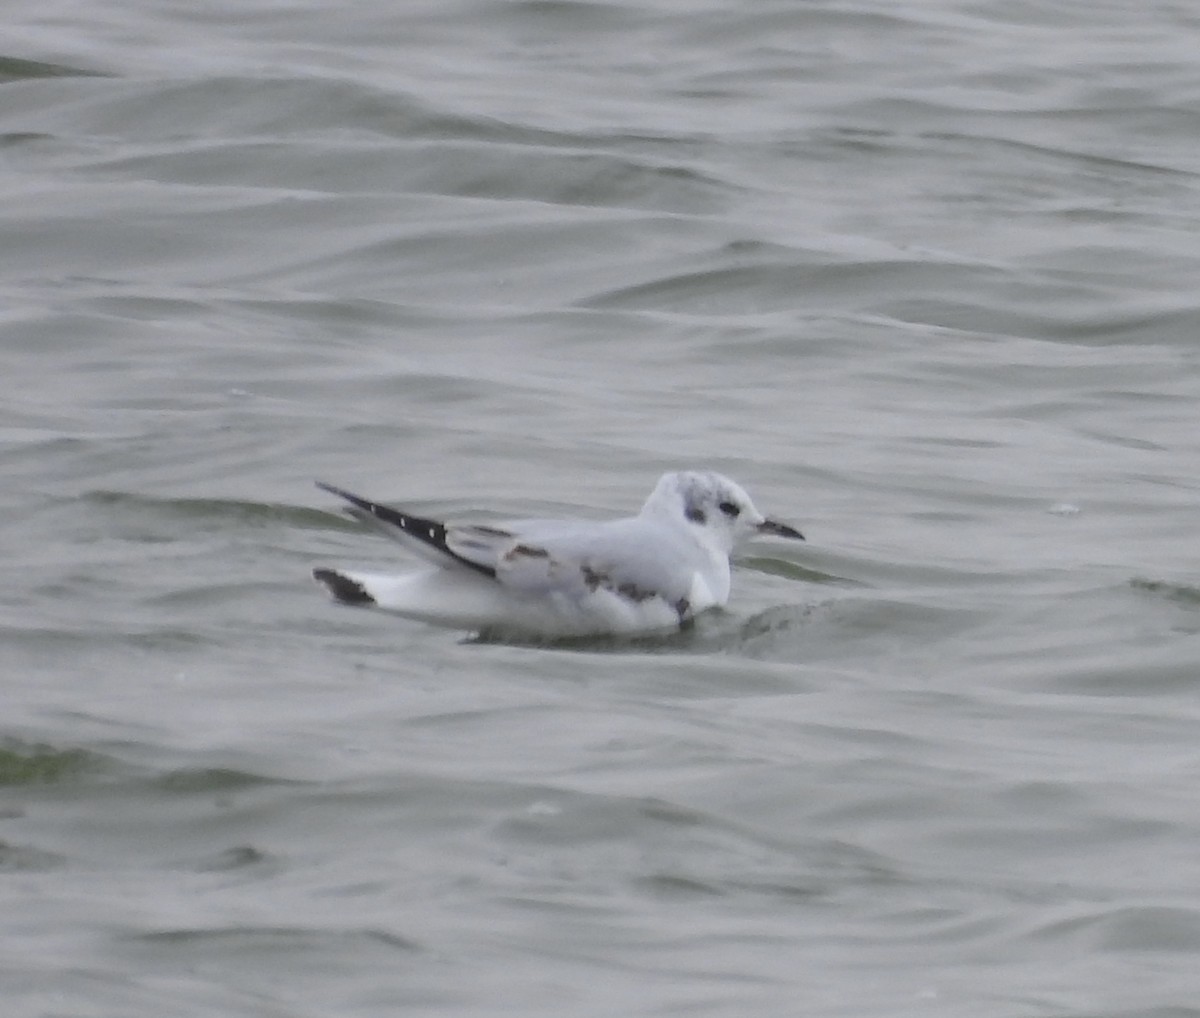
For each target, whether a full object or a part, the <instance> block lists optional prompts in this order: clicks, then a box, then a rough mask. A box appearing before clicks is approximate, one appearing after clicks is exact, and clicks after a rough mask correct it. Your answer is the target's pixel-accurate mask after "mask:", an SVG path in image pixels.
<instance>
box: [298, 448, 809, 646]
mask: <svg viewBox="0 0 1200 1018" xmlns="http://www.w3.org/2000/svg"><path fill="white" fill-rule="evenodd" d="M316 484H317V487H318V488H320V489H322V490H323V491H326V492H329V493H330V494H332V495H336V496H337V497H339V498H341V499H344V500H345V501H346V502H347V503H348V508H347V511H348V512H349V513H350V515H352V516H354V517H356V518H357V519H359V520H362V521H364V522H367V523H369V524H371V525H373V526H374V527H376V528H377V529H379V530H380V531H382V532H383V533H384V534H385V535H387V536H388V537H390V538H392V539H394V540H396V541H398V542H399V543H400V544H402V545H404V546H405V547H406V548H407V549H409V550H410V551H412V552H414V553H415V554H416V555H418V556H420V557H422V558H424V559H425V560H426V561H427V562H428V566H427V567H426V568H424V569H421V570H418V571H414V572H408V573H400V574H395V573H372V572H359V571H357V570H347V569H334V568H327V567H321V568H317V569H314V570H313V573H312V575H313V578H314V579H315V580H316V581H317V582H318V583H319V584H321V585H322V586H324V587H325V588H326V590H327V591H328V592H329V594H331V595H332V597H333V599H334V600H335V601H338V602H341V603H343V604H348V605H361V606H374V607H377V608H381V609H384V610H387V611H390V612H393V613H395V614H397V615H400V616H403V617H406V618H408V619H413V620H417V621H421V622H425V623H430V624H433V625H437V626H443V627H447V628H451V629H458V630H467V631H471V632H481V633H491V632H499V633H511V634H514V635H518V636H527V637H535V638H548V639H559V638H572V637H592V636H641V635H649V634H654V633H664V632H670V631H673V630H679V629H686V628H688V627H689V626H691V625H692V623H693V622H694V620H695V618H696V617H697V616H698V615H700V614H701V613H703V612H705V611H708V610H709V609H712V608H717V607H721V606H724V605H725V604H726V603H727V602H728V600H729V595H730V588H731V585H732V570H731V565H730V558H731V556H732V555H734V554H735V552H736V551H737V550H738V549H739V548H741V547H742V546H744V544H745V543H746V542H747V541H749V540H751V539H753V538H756V537H763V536H773V537H780V538H786V539H789V540H800V541H802V540H804V535H803V534H802V533H801V532H800V531H799V530H797V529H796V528H795V527H793V526H791V525H789V524H786V523H780V522H777V521H775V520H771V519H768V518H767V517H765V516H764V515H763V514H762V513H760V512H759V511H758V509H756V508H755V506H754V503H753V502H752V501H751V500H750V496H749V495H748V494H746V492H745V490H744V489H743V488H742V487H741V486H740V485H738V484H737V483H736V482H734V481H732V480H730V479H729V478H728V477H725V476H723V475H722V474H719V473H715V472H712V471H706V470H682V471H674V472H671V473H666V474H663V476H662V477H661V478H660V479H659V481H658V483H657V484H656V485H655V486H654V489H653V491H651V493H650V496H649V497H648V498H647V499H646V501H645V503H644V504H643V506H642V508H641V510H640V512H638V513H637V515H635V516H627V517H624V518H621V519H614V520H607V521H600V522H595V521H583V520H522V521H516V522H513V523H505V524H493V523H446V522H443V521H441V520H434V519H427V518H425V517H421V516H417V515H415V514H414V513H409V512H406V511H404V510H403V509H398V508H393V507H391V506H387V505H384V504H382V503H380V502H374V501H371V500H370V499H366V498H363V497H362V496H360V495H356V494H353V493H352V492H349V491H346V490H344V489H342V488H338V487H335V486H334V485H332V484H327V483H325V482H323V481H317V482H316Z"/></svg>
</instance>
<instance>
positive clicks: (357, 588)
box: [312, 569, 375, 604]
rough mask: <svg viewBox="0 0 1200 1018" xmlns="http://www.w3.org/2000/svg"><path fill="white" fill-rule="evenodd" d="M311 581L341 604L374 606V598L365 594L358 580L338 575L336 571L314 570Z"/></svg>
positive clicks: (365, 591)
mask: <svg viewBox="0 0 1200 1018" xmlns="http://www.w3.org/2000/svg"><path fill="white" fill-rule="evenodd" d="M312 575H313V579H314V580H316V581H317V582H318V583H319V584H321V585H322V586H323V587H325V589H326V590H328V591H329V593H330V594H332V595H333V597H334V599H335V600H337V601H340V602H341V603H342V604H374V603H375V598H373V597H372V596H371V595H370V594H368V593H367V588H366V587H364V586H363V585H362V584H361V583H359V582H358V580H352V579H350V577H349V576H346V575H344V574H342V573H339V572H338V571H337V570H336V569H314V570H313V573H312Z"/></svg>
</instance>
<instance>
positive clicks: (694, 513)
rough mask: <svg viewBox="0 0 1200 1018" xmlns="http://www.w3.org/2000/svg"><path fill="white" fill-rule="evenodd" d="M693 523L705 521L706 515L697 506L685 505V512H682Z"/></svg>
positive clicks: (706, 520)
mask: <svg viewBox="0 0 1200 1018" xmlns="http://www.w3.org/2000/svg"><path fill="white" fill-rule="evenodd" d="M683 515H684V516H686V517H687V518H688V519H689V520H691V521H692V522H693V523H707V522H708V517H707V516H705V515H704V510H703V509H701V508H700V507H699V506H696V505H690V506H688V507H687V512H685V513H684V514H683Z"/></svg>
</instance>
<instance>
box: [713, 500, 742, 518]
mask: <svg viewBox="0 0 1200 1018" xmlns="http://www.w3.org/2000/svg"><path fill="white" fill-rule="evenodd" d="M717 508H718V509H720V510H721V512H723V513H724V514H725V515H726V516H728V517H729V518H730V519H731V520H736V519H737V516H738V513H740V512H741V511H742V508H741V506H739V505H737V504H736V503H734V502H722V503H720V504H719V505H718V506H717Z"/></svg>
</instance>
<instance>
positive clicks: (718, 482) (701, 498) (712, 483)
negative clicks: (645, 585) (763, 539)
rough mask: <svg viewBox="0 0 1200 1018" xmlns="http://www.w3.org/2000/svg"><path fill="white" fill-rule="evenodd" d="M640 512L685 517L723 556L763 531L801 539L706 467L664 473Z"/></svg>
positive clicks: (739, 488)
mask: <svg viewBox="0 0 1200 1018" xmlns="http://www.w3.org/2000/svg"><path fill="white" fill-rule="evenodd" d="M642 513H643V514H644V515H657V514H659V513H662V514H666V515H668V516H670V517H671V518H672V519H676V520H685V521H687V522H688V523H689V524H691V525H692V526H694V527H697V528H698V529H699V530H700V531H701V532H702V533H703V535H704V539H705V540H706V541H708V542H710V543H711V544H712V545H714V546H716V547H717V548H718V549H720V550H721V551H723V552H724V553H725V554H726V555H729V554H732V552H733V551H734V549H736V548H737V547H738V546H739V545H741V544H742V543H744V542H745V541H748V540H749V539H751V538H753V537H758V536H761V535H764V534H774V535H775V536H777V537H790V538H793V539H796V540H800V541H803V540H804V535H803V534H801V533H800V531H799V530H797V529H796V528H795V527H790V526H788V525H787V524H786V523H777V522H775V521H774V520H769V519H767V518H766V517H765V516H764V515H763V514H762V513H760V512H759V511H758V510H757V509H756V508H755V507H754V503H753V502H752V501H750V496H749V495H747V494H746V492H745V490H744V489H743V488H742V486H741V485H739V484H737V483H736V482H735V481H731V480H730V479H729V478H728V477H725V476H723V475H722V474H717V473H713V472H711V471H706V470H682V471H679V472H677V473H670V474H663V475H662V477H661V478H659V481H658V484H656V485H655V487H654V490H653V491H652V492H651V493H650V497H649V498H648V499H646V504H645V505H644V506H643V507H642Z"/></svg>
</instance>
